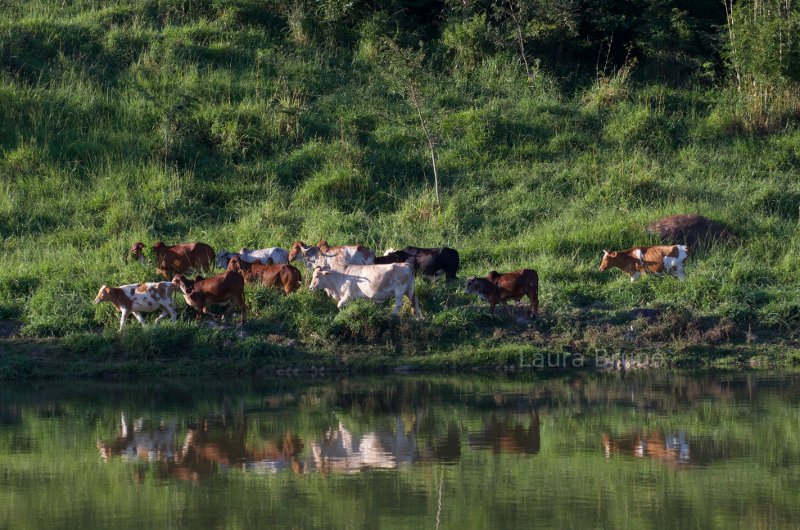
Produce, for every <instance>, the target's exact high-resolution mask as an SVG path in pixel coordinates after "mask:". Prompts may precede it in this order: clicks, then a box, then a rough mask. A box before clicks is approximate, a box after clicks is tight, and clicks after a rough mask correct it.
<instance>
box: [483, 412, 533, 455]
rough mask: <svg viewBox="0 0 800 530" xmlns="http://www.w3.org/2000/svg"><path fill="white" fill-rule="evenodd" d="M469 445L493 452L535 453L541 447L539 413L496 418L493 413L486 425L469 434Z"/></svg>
mask: <svg viewBox="0 0 800 530" xmlns="http://www.w3.org/2000/svg"><path fill="white" fill-rule="evenodd" d="M469 446H470V447H473V448H477V449H491V450H492V452H494V453H500V452H504V453H517V454H531V455H533V454H536V453H538V452H539V448H540V447H541V439H540V437H539V414H537V413H535V412H531V413H530V415H529V416H528V417H527V418H525V417H510V416H505V417H503V418H502V419H500V420H498V419H497V415H496V414H494V413H493V414H492V416H491V418H490V419H489V423H488V425H486V426H485V427H484V428H483V429H482V430H481V431H479V432H477V433H474V434H470V435H469Z"/></svg>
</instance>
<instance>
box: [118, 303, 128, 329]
mask: <svg viewBox="0 0 800 530" xmlns="http://www.w3.org/2000/svg"><path fill="white" fill-rule="evenodd" d="M120 313H121V314H120V317H119V330H120V331H122V328H124V327H125V319H126V318H128V310H127V309H125V308H124V307H123V308H122V309H121V310H120Z"/></svg>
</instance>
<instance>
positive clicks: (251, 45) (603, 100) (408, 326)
mask: <svg viewBox="0 0 800 530" xmlns="http://www.w3.org/2000/svg"><path fill="white" fill-rule="evenodd" d="M797 22H798V8H797V7H796V6H792V5H791V4H789V3H783V2H774V1H771V0H754V1H753V2H752V3H750V2H734V3H733V4H732V5H731V4H725V3H722V2H719V0H699V1H693V2H688V1H682V0H646V1H643V2H632V1H619V2H601V1H598V0H566V1H553V0H536V1H529V2H519V1H515V0H498V1H470V0H461V1H458V2H456V1H453V0H445V1H432V0H407V1H403V0H392V1H390V2H366V1H355V0H353V1H350V0H320V1H311V0H274V1H271V2H263V1H250V0H239V1H231V2H222V1H212V0H196V1H190V0H183V1H179V0H147V1H136V2H134V1H123V0H118V1H104V2H100V1H90V0H76V1H71V2H58V1H55V0H35V1H22V0H19V1H5V2H0V236H2V237H0V318H3V319H19V320H20V321H21V322H22V326H23V327H22V333H23V334H25V335H28V336H63V335H67V334H70V333H76V332H87V331H94V330H97V329H99V328H101V327H105V326H109V327H113V326H114V322H115V320H116V316H115V314H114V312H113V309H112V308H111V307H110V306H108V305H101V306H93V305H92V299H93V297H94V295H95V294H96V292H97V289H98V288H99V286H100V285H101V284H103V283H109V284H121V283H129V282H137V281H144V280H153V279H155V273H154V271H153V270H152V269H151V268H145V267H142V266H141V265H140V264H138V263H135V262H128V261H126V252H127V249H128V248H129V246H130V244H131V243H133V242H134V241H139V240H141V241H145V242H146V243H148V244H149V243H151V242H153V241H155V240H158V239H163V240H164V241H167V242H168V243H175V242H181V241H191V240H200V241H205V242H208V243H210V244H211V245H212V246H214V247H215V248H216V249H220V248H227V249H238V248H239V247H241V246H248V247H251V248H261V247H264V246H272V245H281V246H284V247H286V246H288V245H289V244H290V243H291V242H292V241H294V240H295V239H302V240H305V241H311V242H315V241H317V240H318V239H319V238H323V237H324V238H326V239H327V240H328V241H330V242H331V243H332V244H344V243H355V242H358V243H362V244H365V245H368V246H370V247H373V248H376V249H378V250H379V251H382V250H383V249H385V248H387V247H395V248H397V247H402V246H405V245H409V244H411V245H418V246H439V245H449V246H452V247H454V248H456V249H458V250H459V251H460V252H461V256H462V266H463V269H464V270H463V273H462V276H466V275H472V274H480V275H483V274H486V272H488V271H489V270H491V269H497V270H508V269H513V268H519V267H522V266H526V267H533V268H536V269H537V270H538V271H539V273H540V276H541V298H542V302H543V303H542V308H543V315H544V318H543V319H542V320H541V321H540V322H538V323H537V324H535V327H534V328H528V327H526V326H523V328H525V329H527V330H528V331H530V333H532V335H529V336H528V338H526V339H524V340H530V337H531V336H535V335H536V334H537V333H540V332H541V333H556V332H558V333H561V334H562V336H563V337H566V338H565V339H564V340H565V341H567V342H571V341H572V340H573V339H575V340H579V341H583V343H584V345H585V344H586V343H591V342H592V340H593V339H592V337H591V336H590V335H591V332H590V331H589V330H587V328H586V326H587V324H592V323H594V324H596V327H597V328H602V329H606V328H607V327H608V325H609V324H614V323H626V325H627V321H626V320H625V318H623V317H619V311H622V310H629V309H630V308H632V307H636V306H647V307H652V308H660V309H662V310H663V311H664V312H663V315H666V316H664V318H665V319H666V320H665V323H664V327H663V328H660V329H662V332H661V334H660V335H658V334H656V335H654V336H653V338H654V339H659V340H675V339H682V338H687V337H690V336H692V333H693V329H694V330H695V331H697V330H696V326H695V328H693V327H692V326H693V324H692V323H693V322H695V321H696V320H697V319H701V318H706V319H710V320H709V321H710V322H723V321H724V322H731V323H733V326H734V327H732V328H727V329H729V330H731V329H733V330H735V331H731V332H730V338H732V339H733V338H735V337H738V339H739V340H745V339H748V340H754V338H755V335H756V333H755V331H758V334H761V333H762V332H765V333H771V334H775V335H779V336H781V337H783V338H793V337H794V334H795V333H796V330H797V324H798V323H799V322H800V289H799V288H798V284H797V278H798V272H800V250H798V249H800V235H798V231H797V226H798V222H800V220H799V219H798V214H799V213H800V211H799V210H798V206H799V205H800V180H799V179H798V178H797V170H798V167H800V130H798V128H797V125H796V119H797V116H798V110H799V109H800V105H799V104H798V102H800V99H798V98H797V97H796V93H797V83H798V80H799V78H798V75H800V74H798V72H797V71H796V69H797V68H798V64H800V62H798V61H797V59H796V57H797V53H798V42H800V41H798V24H797ZM762 43H763V45H760V44H762ZM423 126H424V127H423ZM432 156H433V157H434V158H433V159H434V160H435V161H436V163H437V166H438V176H439V180H440V188H441V189H440V192H441V203H440V204H439V205H437V201H436V199H435V194H434V189H433V182H434V178H433V171H432V166H431V161H432ZM672 213H699V214H703V215H706V216H708V217H710V218H712V219H714V220H717V221H720V222H722V223H724V224H726V225H727V226H729V227H730V228H731V229H732V230H733V232H735V234H736V235H737V239H736V241H734V242H732V243H730V244H727V245H724V244H716V245H706V246H702V247H700V248H697V249H695V252H694V254H693V255H692V256H691V258H690V262H689V266H688V269H687V273H688V279H687V281H685V282H682V283H681V282H678V281H673V280H672V279H669V278H661V279H658V278H649V279H646V280H645V281H641V282H638V283H636V284H630V283H629V282H628V281H627V279H626V278H623V276H622V275H621V274H619V273H618V271H616V272H614V271H611V272H607V273H600V272H599V271H598V270H597V266H598V264H599V259H600V251H601V249H603V248H628V247H630V246H632V245H634V244H647V243H652V242H655V241H656V240H655V239H654V237H653V236H651V235H648V234H646V233H645V231H644V226H645V224H646V223H648V222H649V221H652V220H654V219H656V218H658V217H661V216H663V215H667V214H672ZM420 283H421V281H418V284H420ZM419 291H420V293H421V297H422V308H423V312H424V313H425V314H426V319H425V320H424V321H423V322H421V323H404V322H401V323H398V322H395V321H391V319H389V318H388V317H385V318H384V317H383V310H382V309H378V310H375V309H374V308H372V307H366V306H363V305H361V306H356V307H354V308H353V309H350V310H348V311H347V312H345V313H342V314H341V315H338V316H337V311H336V309H335V307H334V306H333V304H331V303H330V302H329V301H327V300H325V299H324V297H323V296H322V295H315V294H312V293H307V292H305V293H299V294H297V295H294V296H292V297H289V298H288V299H284V298H283V297H280V296H278V295H275V294H273V293H271V292H267V291H263V290H257V289H253V290H251V291H250V292H249V295H250V297H249V300H250V305H251V306H252V313H253V315H254V317H255V321H254V322H253V323H252V324H251V325H250V327H249V331H250V332H252V333H253V334H256V335H257V336H262V335H264V336H266V335H267V334H279V335H281V336H289V337H295V338H297V337H299V338H301V340H302V341H303V343H304V344H316V345H320V344H327V343H328V342H329V341H330V340H331V338H333V339H337V338H339V339H341V338H346V339H348V340H354V341H359V340H362V339H365V340H371V341H378V342H379V343H380V342H381V341H383V343H387V344H396V343H398V338H400V339H402V338H404V337H405V338H407V339H409V340H410V341H411V342H412V344H416V346H414V349H418V350H420V351H424V350H425V349H426V348H427V347H435V345H436V344H437V343H438V341H443V340H447V341H453V340H458V341H465V340H468V339H471V338H474V335H473V334H474V333H475V332H476V331H475V330H477V329H478V328H480V327H483V328H488V329H489V330H490V331H489V335H488V337H491V329H492V328H493V327H495V326H497V325H501V326H503V325H515V324H513V322H506V323H505V324H503V323H502V321H503V318H501V317H498V319H493V318H490V317H488V316H486V315H485V312H484V310H483V309H482V308H479V307H478V308H476V305H477V303H476V301H475V300H472V301H470V300H469V299H467V297H465V296H464V295H463V288H462V286H458V285H456V286H452V285H451V286H447V287H445V286H442V285H435V286H427V285H421V286H420V287H419ZM375 311H378V312H379V313H380V315H375V314H374V313H375ZM387 312H388V310H387ZM187 314H188V313H187ZM618 317H619V318H622V320H618ZM380 318H383V320H380ZM375 319H378V320H380V321H376V320H375ZM615 319H617V320H615ZM509 320H510V319H509ZM628 320H630V318H629V319H628ZM165 329H170V328H169V325H167V326H165ZM531 330H532V331H531ZM754 330H755V331H754ZM175 333H176V334H182V333H185V330H184V328H182V327H180V326H178V327H176V328H175ZM726 338H727V335H726ZM508 340H513V339H511V338H509V339H508ZM315 341H316V342H315ZM579 344H580V342H579Z"/></svg>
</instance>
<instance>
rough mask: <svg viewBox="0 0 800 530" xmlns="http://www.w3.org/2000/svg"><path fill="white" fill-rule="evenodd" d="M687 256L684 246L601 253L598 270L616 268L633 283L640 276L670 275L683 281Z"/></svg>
mask: <svg viewBox="0 0 800 530" xmlns="http://www.w3.org/2000/svg"><path fill="white" fill-rule="evenodd" d="M688 255H689V247H687V246H686V245H666V246H660V245H659V246H652V247H633V248H629V249H628V250H619V251H615V252H609V251H608V250H604V251H603V261H602V262H601V263H600V270H601V271H605V270H606V269H609V268H612V267H617V268H618V269H620V270H622V271H623V272H624V273H625V274H627V275H628V276H630V277H631V281H632V282H635V281H636V280H638V279H639V277H640V276H641V275H642V274H670V275H672V276H677V277H678V278H679V279H681V280H683V279H684V278H685V277H686V275H685V273H684V266H685V265H684V264H685V262H686V257H687V256H688Z"/></svg>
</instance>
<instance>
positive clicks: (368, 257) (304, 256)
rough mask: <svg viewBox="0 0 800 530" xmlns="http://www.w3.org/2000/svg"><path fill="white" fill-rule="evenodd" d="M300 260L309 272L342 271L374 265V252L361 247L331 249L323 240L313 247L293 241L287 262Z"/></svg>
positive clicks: (347, 246) (348, 246)
mask: <svg viewBox="0 0 800 530" xmlns="http://www.w3.org/2000/svg"><path fill="white" fill-rule="evenodd" d="M297 260H301V261H302V262H303V263H305V265H306V267H308V269H309V270H312V269H314V267H323V268H324V267H333V268H336V269H342V268H343V267H346V266H347V265H371V264H373V263H375V252H373V251H372V250H370V249H368V248H367V247H362V246H361V245H342V246H335V247H332V246H330V245H328V242H327V241H325V240H324V239H320V240H319V243H317V244H316V245H315V246H310V245H306V244H305V243H303V242H302V241H295V242H294V244H293V245H292V248H291V249H290V250H289V261H297Z"/></svg>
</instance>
